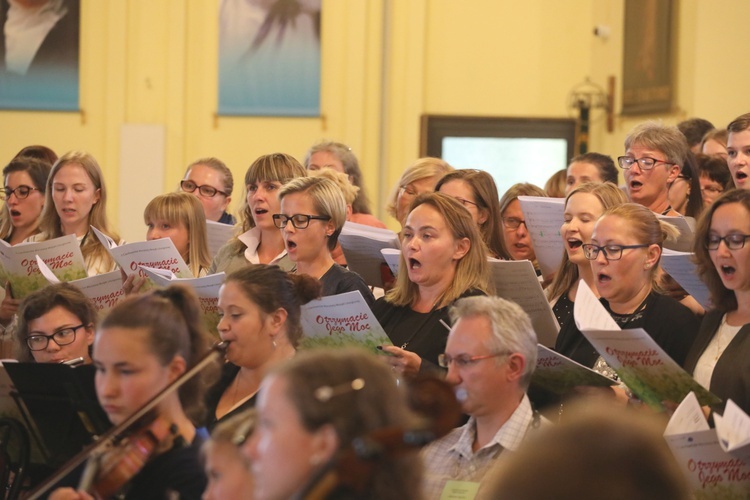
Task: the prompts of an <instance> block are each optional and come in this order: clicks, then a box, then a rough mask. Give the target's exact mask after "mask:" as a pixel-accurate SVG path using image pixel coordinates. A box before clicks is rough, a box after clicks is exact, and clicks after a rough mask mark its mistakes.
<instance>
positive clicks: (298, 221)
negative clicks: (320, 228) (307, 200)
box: [273, 214, 331, 229]
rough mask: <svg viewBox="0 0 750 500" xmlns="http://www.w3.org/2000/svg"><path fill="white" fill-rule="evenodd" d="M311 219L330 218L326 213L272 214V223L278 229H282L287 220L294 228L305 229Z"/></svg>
mask: <svg viewBox="0 0 750 500" xmlns="http://www.w3.org/2000/svg"><path fill="white" fill-rule="evenodd" d="M311 220H326V221H327V220H331V218H330V217H329V216H327V215H307V214H294V215H286V214H273V224H274V226H276V227H278V228H279V229H284V228H285V227H286V225H287V223H288V222H289V221H291V222H292V226H294V228H295V229H305V228H306V227H307V226H309V225H310V221H311Z"/></svg>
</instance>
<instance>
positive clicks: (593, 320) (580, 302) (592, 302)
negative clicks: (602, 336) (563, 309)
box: [573, 280, 620, 332]
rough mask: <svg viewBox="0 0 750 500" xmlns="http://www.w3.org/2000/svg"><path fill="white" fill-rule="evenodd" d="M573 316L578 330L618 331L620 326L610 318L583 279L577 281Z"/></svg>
mask: <svg viewBox="0 0 750 500" xmlns="http://www.w3.org/2000/svg"><path fill="white" fill-rule="evenodd" d="M573 318H574V319H575V322H576V326H577V327H578V329H579V330H580V331H582V332H583V331H584V330H611V331H619V330H620V326H619V325H618V324H617V322H615V320H614V319H612V316H610V314H609V313H608V312H607V310H606V309H605V308H604V306H603V305H602V303H601V302H599V299H598V298H596V295H594V292H592V291H591V288H589V286H588V285H587V284H586V282H585V281H583V280H580V281H579V282H578V293H577V294H576V301H575V302H574V303H573Z"/></svg>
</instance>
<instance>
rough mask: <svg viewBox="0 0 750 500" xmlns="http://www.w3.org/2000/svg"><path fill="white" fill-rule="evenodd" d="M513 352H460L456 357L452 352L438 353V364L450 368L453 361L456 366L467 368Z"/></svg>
mask: <svg viewBox="0 0 750 500" xmlns="http://www.w3.org/2000/svg"><path fill="white" fill-rule="evenodd" d="M508 354H512V352H510V351H502V352H496V353H495V354H486V355H484V356H468V355H466V354H459V355H458V356H456V357H455V358H454V357H453V356H451V355H450V354H438V365H440V366H441V367H443V368H448V367H449V366H450V364H451V363H455V364H456V368H459V369H461V368H466V367H467V366H470V365H473V364H475V363H477V362H478V361H481V360H483V359H490V358H496V357H498V356H506V355H508Z"/></svg>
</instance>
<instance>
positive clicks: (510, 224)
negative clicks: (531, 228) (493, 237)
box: [502, 217, 526, 229]
mask: <svg viewBox="0 0 750 500" xmlns="http://www.w3.org/2000/svg"><path fill="white" fill-rule="evenodd" d="M502 219H503V226H505V227H506V228H507V229H518V228H519V227H521V224H523V225H526V221H525V220H523V219H519V218H517V217H503V218H502Z"/></svg>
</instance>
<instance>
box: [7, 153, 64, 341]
mask: <svg viewBox="0 0 750 500" xmlns="http://www.w3.org/2000/svg"><path fill="white" fill-rule="evenodd" d="M22 151H23V150H22ZM51 168H52V167H51V165H50V164H49V163H47V162H46V161H44V160H39V159H36V158H32V157H29V156H20V157H16V158H14V159H13V160H12V161H11V162H10V163H8V164H7V165H6V166H5V168H3V178H4V179H5V187H4V189H3V190H2V191H0V198H2V199H3V200H5V203H4V204H3V208H2V214H0V238H2V239H3V240H4V241H5V242H7V243H9V244H11V245H17V244H19V243H21V242H23V241H25V240H26V239H27V238H30V237H32V236H34V235H36V234H37V233H38V232H39V217H40V216H41V214H42V210H43V209H44V199H45V191H46V188H47V177H49V172H50V169H51ZM0 295H1V296H2V305H0V325H2V327H3V328H4V327H7V326H8V325H9V324H10V322H11V321H12V319H13V315H14V314H15V313H16V311H18V304H19V301H18V299H14V298H13V296H12V295H11V293H10V285H9V284H8V283H6V284H4V290H3V289H0Z"/></svg>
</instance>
